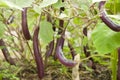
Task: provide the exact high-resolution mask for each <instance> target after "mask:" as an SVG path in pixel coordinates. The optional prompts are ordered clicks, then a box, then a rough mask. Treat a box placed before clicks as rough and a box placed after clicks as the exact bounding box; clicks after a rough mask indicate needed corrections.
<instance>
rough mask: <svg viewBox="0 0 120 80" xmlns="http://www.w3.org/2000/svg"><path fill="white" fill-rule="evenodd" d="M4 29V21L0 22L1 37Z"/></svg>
mask: <svg viewBox="0 0 120 80" xmlns="http://www.w3.org/2000/svg"><path fill="white" fill-rule="evenodd" d="M4 31H5V25H4V24H3V23H2V22H0V38H2V37H3V34H4Z"/></svg>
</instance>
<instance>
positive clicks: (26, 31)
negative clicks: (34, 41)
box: [22, 8, 31, 40]
mask: <svg viewBox="0 0 120 80" xmlns="http://www.w3.org/2000/svg"><path fill="white" fill-rule="evenodd" d="M22 31H23V35H24V37H25V39H26V40H30V39H31V36H30V32H29V29H28V23H27V8H23V11H22Z"/></svg>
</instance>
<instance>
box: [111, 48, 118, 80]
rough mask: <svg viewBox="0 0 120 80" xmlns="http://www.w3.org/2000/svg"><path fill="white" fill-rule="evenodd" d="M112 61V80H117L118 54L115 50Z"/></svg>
mask: <svg viewBox="0 0 120 80" xmlns="http://www.w3.org/2000/svg"><path fill="white" fill-rule="evenodd" d="M111 55H112V57H113V58H112V59H111V62H112V64H111V68H112V80H117V76H116V75H117V60H118V52H117V50H114V51H113V52H112V54H111Z"/></svg>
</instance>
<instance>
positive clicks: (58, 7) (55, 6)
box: [52, 0, 65, 9]
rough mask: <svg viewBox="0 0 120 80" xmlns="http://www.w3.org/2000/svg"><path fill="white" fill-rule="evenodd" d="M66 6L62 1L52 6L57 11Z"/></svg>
mask: <svg viewBox="0 0 120 80" xmlns="http://www.w3.org/2000/svg"><path fill="white" fill-rule="evenodd" d="M64 5H65V4H64V3H63V2H62V0H58V2H57V3H55V4H53V5H52V6H53V7H54V8H56V9H60V7H63V6H64Z"/></svg>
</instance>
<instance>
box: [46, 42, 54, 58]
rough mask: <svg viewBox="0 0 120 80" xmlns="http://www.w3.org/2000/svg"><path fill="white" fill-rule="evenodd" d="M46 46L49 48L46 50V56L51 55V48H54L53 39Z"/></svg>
mask: <svg viewBox="0 0 120 80" xmlns="http://www.w3.org/2000/svg"><path fill="white" fill-rule="evenodd" d="M48 48H49V49H48V50H47V52H46V56H47V57H49V56H51V55H52V52H53V50H54V40H53V41H51V42H50V43H49V45H48Z"/></svg>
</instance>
